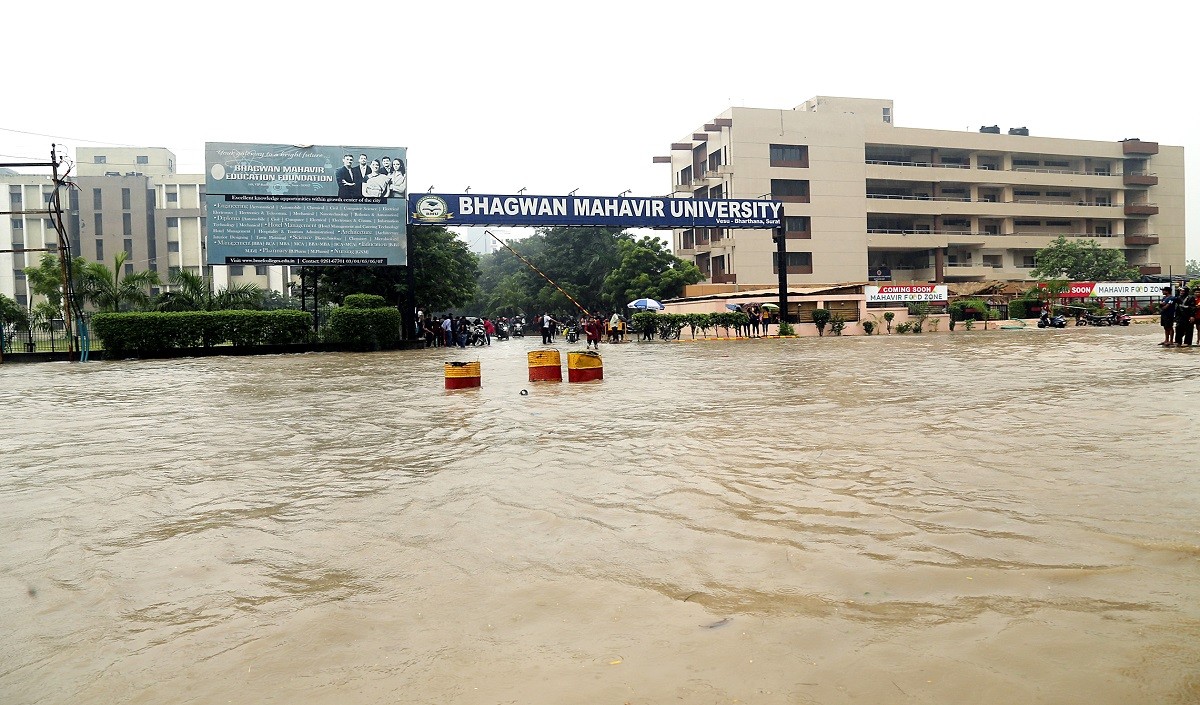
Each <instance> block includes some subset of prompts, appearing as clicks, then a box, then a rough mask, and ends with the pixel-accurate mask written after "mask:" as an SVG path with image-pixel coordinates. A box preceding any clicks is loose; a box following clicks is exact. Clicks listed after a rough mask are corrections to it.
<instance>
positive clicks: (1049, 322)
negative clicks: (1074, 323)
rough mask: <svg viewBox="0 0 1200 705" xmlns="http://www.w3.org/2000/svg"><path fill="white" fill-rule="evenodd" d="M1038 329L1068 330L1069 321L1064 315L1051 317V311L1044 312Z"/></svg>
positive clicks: (1039, 320)
mask: <svg viewBox="0 0 1200 705" xmlns="http://www.w3.org/2000/svg"><path fill="white" fill-rule="evenodd" d="M1037 327H1038V328H1066V327H1067V319H1066V317H1064V316H1063V315H1062V314H1059V315H1057V316H1053V317H1052V316H1051V315H1050V312H1049V311H1042V317H1041V318H1039V319H1038V323H1037Z"/></svg>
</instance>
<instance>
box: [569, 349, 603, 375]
mask: <svg viewBox="0 0 1200 705" xmlns="http://www.w3.org/2000/svg"><path fill="white" fill-rule="evenodd" d="M598 379H604V360H602V359H600V353H598V352H596V351H594V350H585V351H582V352H570V353H567V381H568V382H592V381H595V380H598Z"/></svg>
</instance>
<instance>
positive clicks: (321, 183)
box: [204, 142, 408, 265]
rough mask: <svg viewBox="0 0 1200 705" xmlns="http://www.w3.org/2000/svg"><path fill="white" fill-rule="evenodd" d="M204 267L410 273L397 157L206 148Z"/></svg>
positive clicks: (323, 149)
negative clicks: (391, 268) (402, 268)
mask: <svg viewBox="0 0 1200 705" xmlns="http://www.w3.org/2000/svg"><path fill="white" fill-rule="evenodd" d="M204 152H205V162H206V172H207V173H206V179H205V188H206V195H205V204H206V206H207V208H208V215H207V229H208V243H207V252H208V256H207V262H208V264H300V265H400V264H407V263H408V248H407V223H406V219H407V215H408V212H407V211H408V199H407V195H408V178H407V174H408V165H407V150H405V149H404V148H403V147H361V146H354V147H347V146H311V145H310V146H295V145H281V144H240V143H232V142H208V143H206V144H205V150H204Z"/></svg>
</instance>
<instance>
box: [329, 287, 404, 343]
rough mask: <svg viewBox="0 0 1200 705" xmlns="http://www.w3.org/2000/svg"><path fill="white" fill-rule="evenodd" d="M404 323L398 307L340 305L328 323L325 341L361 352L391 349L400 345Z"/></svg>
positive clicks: (332, 313)
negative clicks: (350, 306) (349, 306)
mask: <svg viewBox="0 0 1200 705" xmlns="http://www.w3.org/2000/svg"><path fill="white" fill-rule="evenodd" d="M346 298H350V297H349V296H347V297H346ZM400 326H401V323H400V311H399V310H398V309H394V308H348V307H342V308H336V309H334V310H333V311H331V312H330V314H329V322H328V323H326V325H325V340H326V341H327V342H330V343H334V344H336V345H337V346H339V347H341V348H342V349H345V350H354V351H357V352H365V351H369V350H390V349H392V348H395V347H397V346H398V345H399V344H400Z"/></svg>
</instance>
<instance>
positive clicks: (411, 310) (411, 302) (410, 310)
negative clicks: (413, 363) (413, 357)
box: [402, 228, 421, 340]
mask: <svg viewBox="0 0 1200 705" xmlns="http://www.w3.org/2000/svg"><path fill="white" fill-rule="evenodd" d="M405 238H406V242H407V243H408V244H407V245H406V246H405V247H406V251H407V252H408V264H406V265H405V266H404V268H405V270H407V271H406V272H405V276H406V278H407V284H408V292H407V293H406V294H405V296H404V310H405V312H406V313H405V315H404V316H403V317H402V320H403V323H402V325H403V326H404V336H403V340H418V339H420V337H421V336H420V334H419V333H418V332H417V273H416V270H415V267H414V265H413V231H412V228H408V230H407V232H406V234H405ZM410 336H411V337H410Z"/></svg>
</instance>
